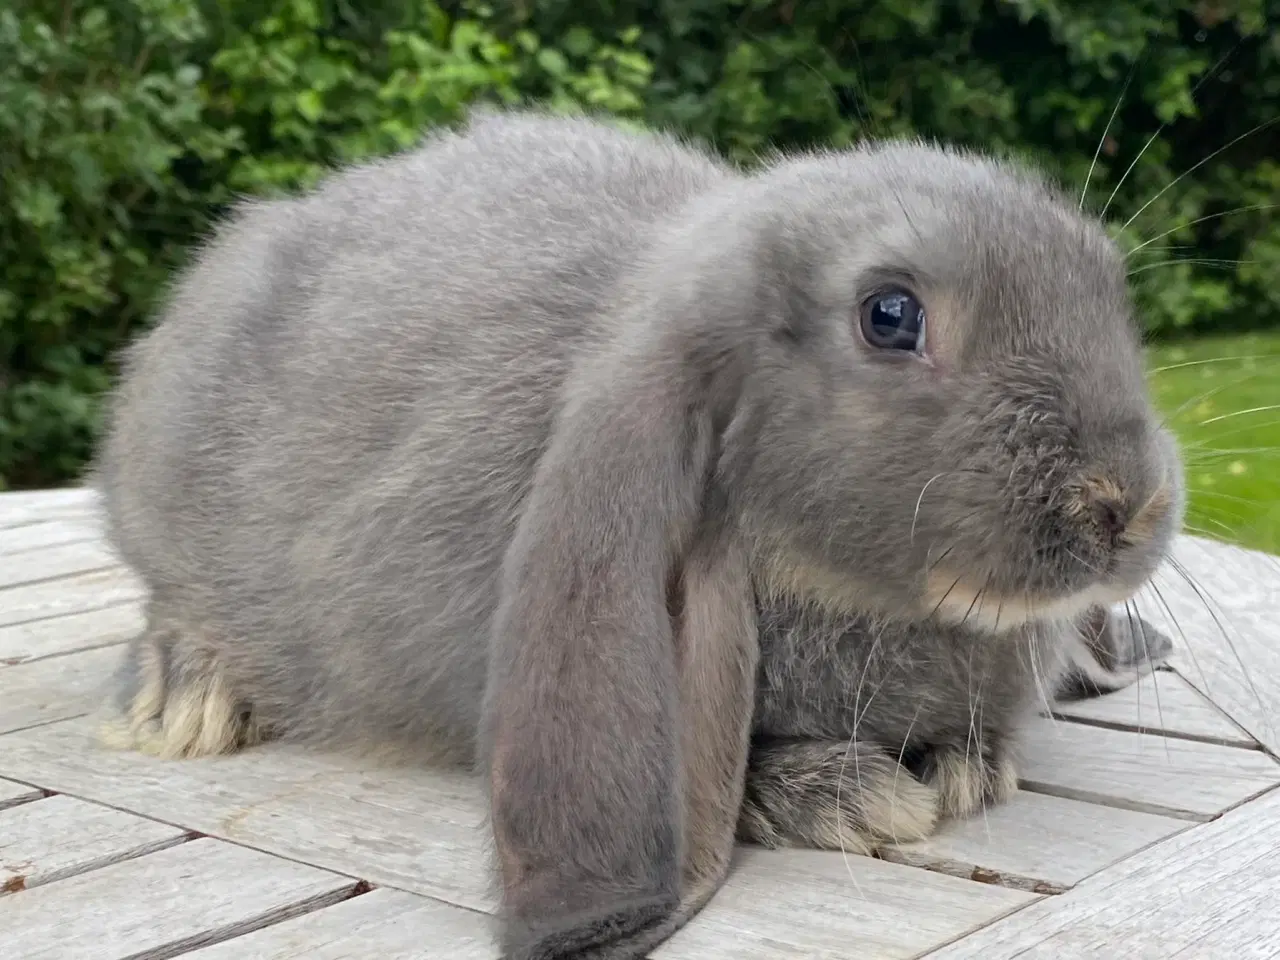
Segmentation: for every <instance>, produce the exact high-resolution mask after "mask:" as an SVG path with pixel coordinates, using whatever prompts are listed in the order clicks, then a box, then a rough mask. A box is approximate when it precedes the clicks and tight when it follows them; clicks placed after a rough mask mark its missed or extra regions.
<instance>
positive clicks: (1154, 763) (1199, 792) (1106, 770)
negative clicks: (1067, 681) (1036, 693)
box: [1019, 719, 1280, 820]
mask: <svg viewBox="0 0 1280 960" xmlns="http://www.w3.org/2000/svg"><path fill="white" fill-rule="evenodd" d="M1022 754H1023V757H1024V760H1023V763H1022V765H1021V768H1020V771H1019V772H1020V774H1021V777H1020V779H1021V781H1022V783H1023V785H1024V787H1025V788H1026V789H1028V790H1032V791H1035V792H1037V793H1049V794H1053V795H1055V796H1060V797H1070V798H1074V799H1078V800H1089V801H1091V802H1100V803H1105V804H1109V805H1112V806H1120V807H1125V808H1128V809H1131V810H1141V811H1145V812H1148V813H1157V814H1164V815H1168V816H1175V817H1183V818H1186V819H1192V820H1206V819H1209V818H1210V817H1213V816H1216V815H1217V814H1218V813H1220V812H1222V811H1223V810H1226V809H1227V808H1228V807H1231V806H1234V805H1235V804H1237V803H1241V802H1242V801H1245V800H1248V799H1249V798H1250V797H1254V796H1256V795H1258V794H1260V793H1262V792H1263V791H1264V790H1267V789H1269V788H1270V787H1272V786H1274V785H1276V784H1277V783H1280V764H1278V763H1276V762H1275V761H1274V760H1272V759H1271V758H1270V757H1268V756H1267V755H1266V754H1265V753H1262V752H1260V751H1257V750H1241V749H1239V748H1237V747H1224V746H1220V745H1218V744H1213V743H1200V742H1199V741H1195V740H1182V739H1177V738H1174V737H1161V736H1155V735H1152V734H1146V733H1131V732H1127V731H1122V730H1108V729H1105V728H1103V727H1094V726H1088V725H1085V724H1079V723H1068V722H1066V721H1054V720H1044V719H1038V720H1035V721H1033V722H1032V723H1031V724H1030V726H1029V728H1028V729H1027V731H1026V744H1025V746H1024V747H1023V748H1022Z"/></svg>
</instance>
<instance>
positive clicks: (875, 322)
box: [861, 290, 925, 353]
mask: <svg viewBox="0 0 1280 960" xmlns="http://www.w3.org/2000/svg"><path fill="white" fill-rule="evenodd" d="M861 325H862V336H863V338H864V339H865V340H866V341H867V343H869V344H870V345H871V346H873V347H878V348H880V349H882V350H913V351H915V352H916V353H924V343H925V337H924V334H925V316H924V307H922V306H920V301H919V300H917V299H916V298H915V297H913V296H912V295H911V294H909V293H907V292H906V291H905V290H890V291H888V292H886V293H879V294H876V295H875V296H874V297H872V298H871V299H870V300H868V301H866V303H864V304H863V305H862V324H861Z"/></svg>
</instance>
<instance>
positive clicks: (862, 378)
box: [650, 143, 1184, 630]
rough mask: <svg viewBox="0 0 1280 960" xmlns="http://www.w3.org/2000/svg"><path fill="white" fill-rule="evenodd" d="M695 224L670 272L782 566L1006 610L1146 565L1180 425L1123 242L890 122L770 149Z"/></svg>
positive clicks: (852, 602) (847, 593) (723, 459)
mask: <svg viewBox="0 0 1280 960" xmlns="http://www.w3.org/2000/svg"><path fill="white" fill-rule="evenodd" d="M680 235H681V237H682V238H683V249H680V250H679V251H678V252H677V253H675V254H673V253H671V252H670V251H668V252H667V253H666V254H665V255H663V256H662V257H661V267H662V269H663V270H664V271H665V272H664V273H663V274H662V276H663V278H664V280H663V282H665V283H666V284H667V287H668V290H669V291H671V292H672V293H673V294H674V295H676V296H684V297H688V298H689V299H690V301H691V302H693V303H698V304H702V305H703V306H705V307H708V308H709V310H708V313H706V314H703V315H702V319H703V320H704V321H705V319H706V317H708V316H710V317H712V318H713V320H712V323H713V326H711V327H707V328H703V329H702V330H701V333H702V334H703V336H704V338H705V340H704V342H702V343H701V347H702V349H704V350H706V351H707V355H708V356H709V357H715V358H719V359H720V361H721V362H722V367H721V369H722V371H732V374H731V376H730V377H729V378H728V379H730V380H732V381H733V382H734V383H735V384H736V386H735V388H734V390H733V391H731V392H732V393H733V396H734V400H733V402H732V404H731V409H725V410H724V411H722V413H721V415H722V416H723V417H724V419H725V427H724V431H723V435H722V436H723V439H722V444H721V449H720V451H719V460H718V464H717V471H716V472H717V478H718V479H717V485H718V486H719V488H720V489H721V490H722V491H723V495H724V497H725V500H726V504H727V505H728V506H729V507H730V509H731V511H732V512H733V513H734V514H736V515H737V516H738V518H739V523H740V525H741V527H742V529H743V530H744V531H745V532H746V534H747V535H748V537H749V539H750V540H751V542H752V544H753V547H754V550H755V553H756V555H757V562H758V565H759V566H760V567H761V571H762V580H763V583H764V584H765V586H766V588H767V589H777V590H783V591H788V590H789V591H794V592H796V593H799V594H801V595H808V596H812V597H815V598H816V599H819V600H820V601H822V602H824V603H828V604H833V605H836V606H839V607H843V608H852V609H868V608H870V609H875V610H878V611H880V612H883V613H886V614H890V615H901V616H907V617H914V618H919V617H924V616H930V615H936V616H938V617H939V618H941V619H943V620H945V621H948V622H965V623H968V624H971V625H973V626H975V627H981V628H983V629H987V630H994V629H1004V628H1013V627H1016V626H1018V625H1020V624H1023V623H1025V622H1027V621H1030V620H1040V619H1056V618H1066V617H1073V616H1075V615H1077V614H1080V613H1082V612H1083V611H1085V610H1086V609H1087V608H1089V607H1090V606H1093V605H1096V604H1109V603H1115V602H1120V601H1122V600H1125V599H1127V598H1129V597H1130V596H1132V595H1133V593H1134V592H1135V591H1136V590H1138V589H1139V588H1140V587H1141V586H1142V585H1143V583H1144V582H1145V581H1146V580H1147V578H1148V577H1149V576H1150V575H1151V574H1152V573H1153V572H1154V569H1155V567H1156V565H1157V564H1158V563H1159V561H1160V560H1161V558H1162V557H1163V555H1164V554H1165V552H1166V550H1167V549H1168V547H1169V545H1170V541H1171V539H1172V536H1173V534H1174V533H1175V531H1176V530H1177V528H1178V527H1179V525H1180V521H1181V514H1182V509H1183V498H1184V495H1183V486H1182V479H1181V468H1180V462H1179V457H1178V453H1177V449H1176V446H1175V444H1174V442H1173V439H1172V437H1171V435H1170V434H1169V433H1168V431H1167V430H1166V429H1165V428H1164V427H1163V425H1162V424H1161V421H1160V419H1159V418H1158V416H1157V415H1156V413H1155V411H1154V409H1153V407H1152V404H1151V401H1150V398H1149V395H1148V392H1147V388H1146V380H1145V377H1144V369H1143V363H1142V356H1141V345H1140V335H1139V330H1138V326H1137V324H1136V322H1135V319H1134V316H1133V312H1132V309H1131V305H1130V302H1129V297H1128V292H1127V288H1126V277H1125V264H1124V259H1123V257H1122V256H1121V254H1120V252H1119V251H1118V249H1117V248H1116V246H1115V244H1114V243H1113V242H1112V241H1111V240H1110V239H1109V238H1108V237H1107V235H1106V233H1105V232H1104V231H1103V229H1102V227H1101V226H1100V225H1099V224H1098V223H1097V222H1095V221H1094V220H1092V219H1090V218H1089V217H1087V216H1085V215H1082V214H1080V213H1078V212H1077V210H1076V209H1075V208H1074V204H1071V203H1068V202H1066V201H1065V200H1064V199H1063V198H1061V197H1060V196H1059V195H1058V194H1057V192H1056V191H1055V190H1054V189H1053V188H1052V187H1050V186H1048V185H1047V184H1045V183H1044V182H1042V181H1041V180H1039V179H1038V178H1036V177H1035V176H1033V175H1031V174H1030V173H1028V172H1026V171H1024V170H1021V169H1018V168H1016V167H1011V166H1008V165H1005V164H1001V163H998V162H995V161H992V160H989V159H984V158H979V157H975V156H971V155H968V154H965V153H962V152H959V151H955V150H940V149H937V148H933V147H928V146H925V145H921V144H914V143H897V144H885V145H880V146H878V147H869V148H864V149H859V150H857V151H855V152H851V153H848V152H846V153H829V154H824V155H816V156H811V157H807V158H804V159H800V160H791V161H787V162H783V163H780V164H778V165H777V166H775V167H773V168H771V169H770V170H768V171H766V172H765V173H763V174H762V175H760V176H759V177H757V178H754V179H753V180H752V181H751V182H750V183H749V184H748V185H747V186H746V187H745V188H744V189H742V190H741V192H740V193H739V194H738V195H737V196H736V197H735V198H734V199H733V200H732V201H727V200H722V201H720V202H719V203H718V204H710V205H709V212H708V213H707V215H705V217H704V218H703V219H700V220H699V221H697V222H696V224H694V225H692V226H690V227H688V228H687V229H686V230H685V231H684V232H683V233H681V234H680ZM650 276H651V277H652V276H653V275H652V274H651V275H650ZM651 282H652V281H651ZM725 325H728V326H731V327H736V328H737V330H736V334H734V335H738V336H743V337H744V340H743V342H744V343H747V344H749V346H748V347H747V348H745V349H744V348H743V347H742V346H741V344H739V345H737V346H735V345H733V344H732V343H731V342H730V341H729V340H727V339H721V338H720V337H719V336H717V334H718V333H719V334H723V332H724V329H725ZM731 336H732V335H731ZM713 395H714V394H713Z"/></svg>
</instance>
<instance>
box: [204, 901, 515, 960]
mask: <svg viewBox="0 0 1280 960" xmlns="http://www.w3.org/2000/svg"><path fill="white" fill-rule="evenodd" d="M492 927H493V921H492V919H491V918H490V917H489V916H487V915H486V914H482V913H473V912H471V911H469V910H463V909H461V908H459V907H451V906H447V905H445V904H443V903H440V902H438V901H436V900H429V899H427V898H426V897H420V896H417V895H416V894H412V893H405V892H403V891H400V890H387V889H385V888H384V889H379V890H373V891H371V892H369V893H366V894H363V895H361V896H358V897H354V898H352V899H351V900H344V901H343V902H342V903H338V904H334V905H333V906H331V907H325V908H324V909H323V910H317V911H315V912H314V913H308V914H305V915H304V916H301V917H295V918H294V919H292V920H286V921H284V922H283V923H278V924H275V925H273V926H270V927H266V928H264V929H262V930H258V931H257V932H255V933H250V934H247V935H246V936H243V937H236V938H235V939H234V940H228V941H225V942H224V943H220V944H217V945H215V946H211V947H204V948H202V949H200V950H195V951H193V952H192V953H189V954H183V960H352V958H357V957H359V958H364V957H368V958H371V960H373V958H376V960H498V948H497V946H496V945H495V944H494V942H493V929H492Z"/></svg>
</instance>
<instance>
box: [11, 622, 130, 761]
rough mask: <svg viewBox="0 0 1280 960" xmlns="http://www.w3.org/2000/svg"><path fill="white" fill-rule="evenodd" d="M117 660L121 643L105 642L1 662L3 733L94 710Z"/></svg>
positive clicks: (105, 689)
mask: <svg viewBox="0 0 1280 960" xmlns="http://www.w3.org/2000/svg"><path fill="white" fill-rule="evenodd" d="M119 662H120V651H119V648H117V647H101V648H99V649H96V650H84V651H82V652H80V653H71V654H68V655H67V656H65V657H50V658H49V659H47V660H35V661H33V662H31V663H23V664H19V665H18V666H16V667H3V668H0V733H7V732H9V731H10V730H21V729H22V728H24V727H30V726H34V725H35V724H40V723H49V722H51V721H54V720H65V719H66V718H68V717H76V716H79V715H81V714H83V713H87V712H89V711H91V710H94V709H95V708H97V707H98V705H99V704H101V703H102V700H103V697H104V696H106V694H107V691H108V682H109V679H110V676H111V673H112V671H113V670H115V669H116V665H117V664H118V663H119ZM11 772H20V771H11Z"/></svg>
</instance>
